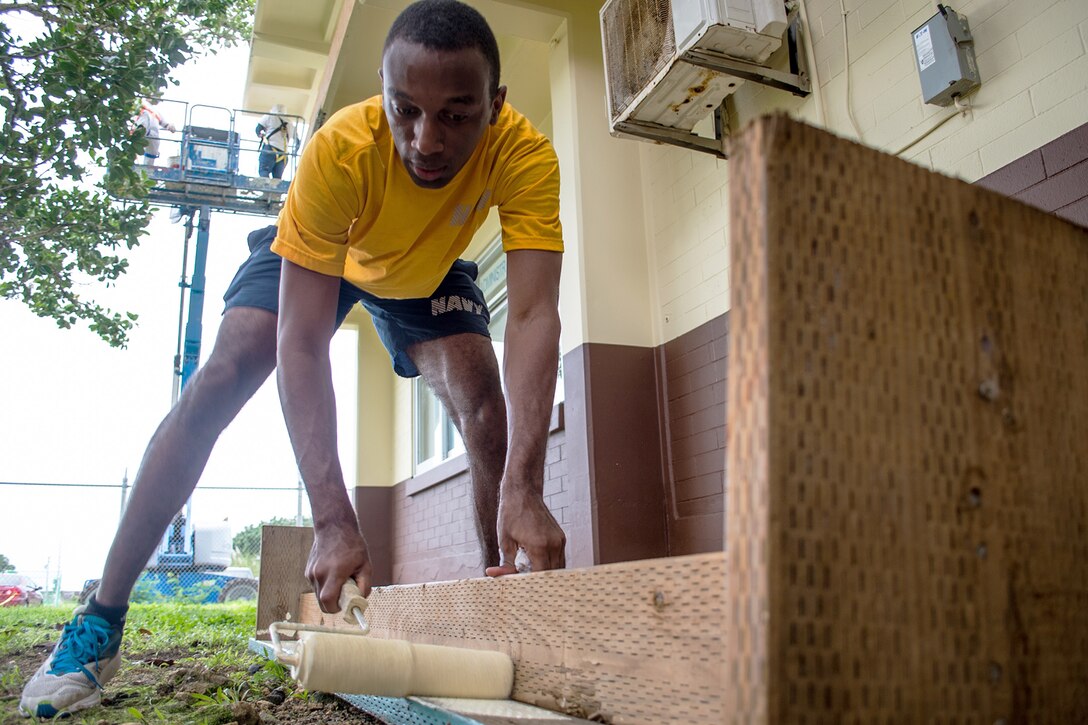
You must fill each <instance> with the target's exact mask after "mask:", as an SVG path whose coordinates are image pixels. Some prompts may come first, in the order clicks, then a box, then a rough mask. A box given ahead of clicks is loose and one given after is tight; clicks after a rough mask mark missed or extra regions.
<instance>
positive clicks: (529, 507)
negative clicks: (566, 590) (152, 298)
mask: <svg viewBox="0 0 1088 725" xmlns="http://www.w3.org/2000/svg"><path fill="white" fill-rule="evenodd" d="M379 77H380V79H381V83H382V95H380V96H375V97H374V98H371V99H369V100H366V101H363V102H361V103H356V104H353V105H350V106H347V107H345V108H343V109H341V110H340V111H338V112H337V113H335V114H334V115H333V116H332V117H330V118H329V120H328V121H327V122H326V123H325V124H324V125H323V126H322V127H321V129H320V130H319V131H318V132H317V133H316V134H315V135H314V138H313V140H312V141H311V142H310V143H309V144H308V145H307V147H306V150H305V151H304V152H303V154H302V157H301V159H300V163H299V168H298V173H297V174H296V175H295V178H294V180H293V182H292V184H291V187H290V191H288V193H287V198H286V200H285V202H284V206H283V211H281V212H280V216H279V219H278V223H277V225H276V226H271V227H267V228H265V229H261V230H257V231H255V232H253V233H252V234H250V237H249V242H250V248H251V254H250V256H249V258H248V259H247V260H246V261H245V262H244V263H243V265H242V267H241V269H239V271H238V273H237V275H236V276H235V278H234V281H233V282H232V283H231V285H230V287H229V289H228V290H227V293H226V295H225V300H226V312H225V313H224V315H223V321H222V324H221V325H220V328H219V334H218V336H217V337H216V341H215V347H214V349H213V351H212V354H211V356H210V358H209V359H208V361H207V363H205V365H204V366H203V367H202V368H201V369H200V370H199V371H198V372H197V374H196V375H194V376H193V378H192V380H191V381H190V382H189V384H188V385H186V386H185V390H184V392H183V393H182V395H181V398H180V399H179V400H178V403H177V405H176V406H175V407H174V408H173V410H171V411H170V413H169V414H168V415H167V416H166V418H165V419H164V420H163V422H162V424H161V425H160V426H159V429H158V430H157V431H156V432H155V435H154V437H153V438H152V440H151V443H150V444H149V445H148V448H147V451H146V452H145V454H144V460H143V462H142V463H141V465H140V470H139V472H138V473H137V476H136V481H135V484H134V486H133V492H132V496H131V498H130V499H129V503H128V507H127V509H126V510H125V513H124V516H123V518H122V520H121V525H120V527H119V528H118V531H117V534H116V536H115V538H114V541H113V546H112V547H111V548H110V553H109V557H108V558H107V560H106V567H105V571H104V573H103V575H102V580H101V583H100V585H99V589H98V591H97V593H96V594H95V595H94V596H93V597H91V598H90V599H89V600H88V602H87V604H86V605H85V606H83V607H80V608H79V609H77V610H76V612H75V615H74V616H73V618H72V620H71V622H69V623H68V624H67V625H66V626H65V628H64V631H63V632H62V634H61V636H60V641H59V642H58V643H57V645H56V647H55V648H54V650H53V652H52V653H51V654H50V655H49V657H48V658H47V659H46V661H45V662H44V663H43V664H42V666H41V667H40V668H39V669H38V671H37V672H36V673H35V674H34V676H33V677H32V678H31V680H30V682H28V683H27V685H26V687H25V688H24V689H23V695H22V699H21V700H20V703H19V708H20V710H21V711H22V712H23V713H24V714H26V715H37V716H39V717H54V716H56V715H60V714H65V713H71V712H75V711H78V710H82V709H84V708H87V707H91V706H93V705H95V704H97V703H98V702H99V699H100V692H101V687H102V685H104V684H105V683H106V681H107V680H108V679H109V678H110V677H112V676H113V675H114V673H116V671H117V668H118V667H119V666H120V661H121V656H120V645H121V637H122V632H123V630H124V624H125V614H126V612H127V609H128V606H127V605H128V598H129V595H130V594H131V591H132V587H133V585H134V583H135V581H136V579H137V578H138V577H139V575H140V572H141V570H142V569H143V566H144V564H145V563H146V562H147V560H148V558H149V557H150V556H151V554H152V552H153V551H154V550H155V546H156V544H157V543H158V542H159V541H160V540H161V538H162V535H163V532H164V531H165V530H166V527H167V526H168V525H169V523H170V521H171V519H172V518H173V516H174V514H175V513H176V512H177V511H178V510H179V509H180V508H181V507H182V505H183V504H184V503H185V501H186V500H187V499H188V497H189V496H190V494H191V493H192V491H193V488H194V487H195V486H196V483H197V479H198V478H199V477H200V473H201V471H202V470H203V468H204V465H205V463H206V462H207V460H208V456H209V454H210V453H211V449H212V446H213V445H214V444H215V441H216V439H217V438H218V436H219V434H220V433H221V432H222V431H223V429H224V428H225V427H226V425H227V424H228V423H229V422H230V421H231V420H232V419H233V418H234V416H235V415H236V414H237V413H238V411H239V410H240V409H241V408H242V406H243V405H244V404H245V402H246V401H247V400H248V399H249V398H250V396H251V395H252V394H253V393H254V392H255V391H256V390H257V388H258V387H260V385H261V383H262V382H263V381H264V380H265V378H267V377H268V375H269V373H270V372H271V371H272V369H273V368H274V367H276V365H277V364H278V366H279V370H278V374H277V375H278V383H279V389H280V398H281V400H282V403H283V411H284V418H285V420H286V422H287V428H288V432H289V434H290V437H291V443H292V445H293V447H294V449H295V458H296V460H297V461H298V466H299V471H300V472H301V474H302V479H303V481H304V483H305V484H306V489H307V493H308V494H309V497H310V507H311V509H312V511H313V519H314V545H313V549H312V550H311V552H310V558H309V561H308V563H307V565H306V576H307V577H308V578H309V580H310V582H311V583H312V585H313V589H314V592H315V593H316V595H317V599H318V602H319V603H320V605H321V608H322V609H323V610H324V611H326V612H332V611H336V610H337V608H338V603H337V600H338V595H339V593H340V590H341V587H342V586H343V584H344V583H345V582H346V581H347V580H348V579H349V578H350V579H354V580H355V582H356V584H357V585H358V586H359V589H360V590H361V591H362V592H363V595H364V596H366V595H368V594H369V592H370V588H371V576H372V575H371V563H370V555H369V552H368V550H367V544H366V541H365V539H364V538H363V533H362V532H361V531H360V530H359V521H358V517H357V514H356V512H355V511H353V510H352V507H351V503H350V501H349V499H348V495H347V489H346V486H345V484H344V480H343V473H342V471H341V468H340V462H339V458H338V454H337V451H336V435H335V421H336V411H335V403H334V400H333V393H332V380H331V373H330V368H329V342H330V340H331V338H332V335H333V333H334V332H335V330H336V327H337V326H338V325H339V324H340V322H342V321H343V319H344V317H345V316H346V315H347V313H348V311H349V310H350V309H351V307H353V306H354V304H355V303H356V302H361V303H362V304H363V306H364V307H365V308H366V309H367V310H368V311H369V313H370V317H371V319H372V320H373V322H374V325H375V327H376V329H377V332H378V336H379V337H380V339H381V340H382V343H383V344H384V345H385V347H386V349H387V350H388V351H389V355H390V357H391V359H392V364H393V369H394V370H395V372H396V373H397V374H398V375H400V376H402V377H408V378H410V377H415V376H417V375H422V376H423V379H424V380H425V381H426V382H427V383H428V384H429V385H430V386H431V387H432V389H434V391H435V393H436V394H437V396H438V397H439V398H440V399H441V400H442V402H443V404H444V405H445V406H446V409H447V411H448V412H449V414H450V417H451V418H452V419H453V421H454V422H455V424H456V425H457V427H458V429H459V430H460V432H461V436H462V438H463V439H464V441H465V448H466V452H467V457H468V463H469V471H470V475H471V478H472V486H473V498H474V504H475V512H476V524H477V533H478V535H479V539H480V550H481V559H482V561H481V570H483V571H484V573H486V574H488V575H490V576H501V575H504V574H511V573H514V572H516V571H517V570H518V569H517V564H516V563H515V558H516V556H517V554H518V552H519V550H521V551H524V553H525V554H527V557H528V560H529V566H530V567H531V568H532V569H534V570H543V569H553V568H557V567H562V566H564V564H565V553H564V548H565V544H566V536H565V534H564V533H563V530H562V529H561V528H560V527H559V524H558V523H557V522H556V520H555V518H554V517H553V516H552V514H551V512H550V511H549V510H548V507H547V505H546V504H545V502H544V497H543V485H544V454H545V450H546V444H547V437H548V421H549V418H550V415H551V407H552V397H553V394H554V391H555V381H556V370H557V366H558V358H559V311H558V299H559V274H560V267H561V262H562V250H563V237H562V230H561V228H560V225H559V162H558V159H557V158H556V155H555V151H554V150H553V148H552V146H551V143H550V142H549V141H548V139H547V138H545V137H544V136H543V135H542V134H541V133H540V132H539V131H537V130H536V129H535V128H534V127H533V126H532V124H530V123H529V121H528V120H527V119H526V118H525V117H524V116H522V115H521V114H520V113H518V112H517V111H515V110H514V109H513V108H511V107H510V106H509V105H507V104H506V103H505V101H506V88H505V87H504V86H500V85H499V51H498V46H497V44H496V42H495V36H494V35H493V34H492V32H491V29H490V28H489V27H488V25H487V21H486V20H484V18H483V16H481V15H480V13H479V12H477V11H476V10H474V9H472V8H471V7H469V6H468V5H465V4H464V3H461V2H458V0H420V1H419V2H415V3H413V4H411V5H409V6H408V7H407V8H406V9H405V10H404V11H403V12H402V13H401V14H400V15H399V16H398V17H397V19H396V20H395V21H394V23H393V25H392V27H391V28H390V30H389V33H388V35H387V36H386V41H385V45H384V48H383V50H382V60H381V69H380V71H379ZM493 206H497V207H498V210H499V220H500V222H501V225H502V239H503V246H504V249H505V251H506V255H507V256H506V262H507V324H506V340H505V343H506V347H505V355H504V366H505V373H506V375H505V380H506V390H507V392H508V396H507V397H508V399H507V397H504V395H503V390H502V387H501V384H500V381H499V369H498V363H497V361H496V357H495V352H494V348H493V347H492V345H491V340H490V336H489V332H488V323H489V322H490V312H489V311H488V309H487V303H486V301H485V300H484V297H483V293H482V292H481V290H480V288H479V287H478V286H477V285H476V282H475V280H476V275H477V268H476V265H475V264H474V263H472V262H468V261H465V260H462V259H459V257H460V255H461V254H462V253H464V251H465V249H466V248H467V246H468V244H469V242H470V241H471V240H472V237H473V235H474V234H475V232H476V231H477V230H478V229H479V228H480V226H481V225H482V224H483V222H484V220H485V219H486V217H487V214H488V211H489V209H490V207H493ZM508 410H509V427H508V422H507V411H508Z"/></svg>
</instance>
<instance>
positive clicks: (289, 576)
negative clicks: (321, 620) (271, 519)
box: [256, 524, 314, 638]
mask: <svg viewBox="0 0 1088 725" xmlns="http://www.w3.org/2000/svg"><path fill="white" fill-rule="evenodd" d="M313 543H314V530H313V529H312V528H310V527H305V526H270V525H267V524H266V525H264V526H262V527H261V575H260V578H259V580H258V585H257V633H256V636H257V637H258V638H263V637H267V636H268V625H270V624H271V623H272V622H279V621H281V620H284V619H286V618H287V615H288V613H290V615H291V617H292V618H294V619H296V620H297V619H298V617H299V615H300V611H299V607H300V598H301V596H302V594H303V593H304V592H310V591H313V588H312V587H311V586H310V582H309V581H308V580H307V579H306V575H305V571H306V560H307V559H308V558H309V556H310V548H311V547H312V546H313Z"/></svg>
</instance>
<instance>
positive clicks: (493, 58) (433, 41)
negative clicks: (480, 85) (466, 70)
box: [382, 0, 499, 97]
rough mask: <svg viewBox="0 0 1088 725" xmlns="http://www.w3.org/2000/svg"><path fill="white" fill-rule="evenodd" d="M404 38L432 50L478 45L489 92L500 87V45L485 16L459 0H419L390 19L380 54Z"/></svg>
mask: <svg viewBox="0 0 1088 725" xmlns="http://www.w3.org/2000/svg"><path fill="white" fill-rule="evenodd" d="M398 39H404V40H407V41H409V42H412V43H418V44H419V45H422V46H423V47H425V48H430V49H432V50H445V51H450V50H464V49H465V48H478V49H479V50H480V52H481V53H483V56H484V59H485V60H487V64H488V65H489V66H491V79H490V80H491V84H490V85H491V88H490V91H491V95H492V97H494V95H495V94H496V93H498V91H499V45H498V43H496V42H495V34H494V33H493V32H491V27H490V26H489V25H488V24H487V20H485V19H484V16H483V15H480V13H479V11H477V10H476V9H475V8H472V7H469V6H468V5H465V4H464V3H463V2H458V0H418V2H414V3H412V4H411V5H409V6H408V7H406V8H405V9H404V11H403V12H402V13H401V14H400V15H398V16H397V19H396V20H394V21H393V26H392V27H391V28H389V34H388V35H387V36H385V45H384V46H383V48H382V55H383V56H384V55H385V53H386V51H388V50H389V46H391V45H392V44H393V41H395V40H398Z"/></svg>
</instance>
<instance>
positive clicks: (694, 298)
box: [627, 0, 1088, 343]
mask: <svg viewBox="0 0 1088 725" xmlns="http://www.w3.org/2000/svg"><path fill="white" fill-rule="evenodd" d="M950 5H951V7H952V8H953V9H955V10H956V11H957V12H960V13H962V14H964V15H966V16H967V19H968V22H969V23H970V27H971V30H972V33H973V35H974V37H975V51H976V54H977V59H978V64H979V71H980V73H981V76H982V86H981V88H979V89H978V91H977V92H976V93H974V94H973V95H971V96H970V97H969V98H968V103H969V104H970V106H971V110H970V111H969V112H968V113H967V114H965V115H960V114H957V113H956V110H955V109H945V108H939V107H936V106H927V105H925V104H923V103H922V99H921V91H920V87H919V82H918V74H917V71H916V70H915V66H914V59H913V48H912V44H911V32H912V31H913V30H914V29H915V28H917V27H918V26H920V25H921V24H922V23H923V22H925V20H926V19H928V18H929V17H931V16H932V15H933V14H934V13H935V12H936V5H935V3H933V2H930V0H860V1H859V0H845V7H846V11H847V18H846V28H847V39H848V42H849V50H850V60H851V63H850V73H849V84H850V85H849V91H850V92H849V95H850V99H851V108H852V109H853V115H854V118H855V120H856V122H857V124H858V127H859V128H860V131H861V140H862V141H863V142H864V143H866V144H869V145H872V146H876V147H878V148H881V149H884V150H886V151H889V152H896V151H899V150H901V149H903V148H904V147H906V146H908V144H911V142H913V141H916V140H917V143H915V144H914V145H912V146H910V147H909V148H908V149H907V150H906V151H905V152H904V153H903V154H902V155H903V157H904V158H907V159H910V160H912V161H914V162H916V163H919V164H922V165H924V166H927V167H930V168H933V169H935V170H937V171H940V172H943V173H947V174H951V175H957V176H960V177H961V178H963V179H965V180H967V181H975V180H976V179H978V178H980V177H982V176H984V175H986V174H988V173H990V172H992V171H994V170H996V169H998V168H1000V167H1002V166H1004V165H1005V164H1007V163H1009V162H1010V161H1013V160H1014V159H1016V158H1019V157H1020V156H1022V155H1023V154H1025V153H1027V152H1029V151H1032V150H1034V149H1036V148H1038V147H1039V146H1041V145H1043V144H1045V143H1047V142H1049V141H1051V140H1053V139H1054V138H1056V137H1057V136H1059V135H1061V134H1063V133H1065V132H1066V131H1069V130H1070V129H1072V128H1074V127H1076V126H1079V125H1080V124H1083V123H1085V121H1088V55H1086V52H1085V48H1086V45H1088V1H1086V0H973V1H968V2H962V3H955V2H953V3H950ZM806 10H807V14H808V17H809V20H810V22H811V26H812V28H811V29H812V36H813V40H814V43H813V51H814V54H815V57H816V60H817V65H816V70H817V72H816V76H817V77H818V78H819V86H818V87H819V91H818V93H819V98H816V97H815V95H814V96H810V97H809V98H808V99H805V100H801V99H796V98H794V97H792V96H790V95H789V94H786V93H783V92H780V91H774V90H771V89H766V88H760V87H757V86H755V85H754V84H751V83H749V84H747V85H746V86H745V87H743V88H742V89H741V90H740V91H739V92H738V93H737V95H736V96H735V98H734V101H735V109H736V111H735V114H736V116H735V118H733V119H732V121H733V123H734V124H735V125H743V124H744V123H745V122H747V121H748V120H750V119H751V118H753V117H754V116H756V115H757V114H759V113H763V112H767V111H773V110H784V111H787V112H789V113H790V114H791V115H794V116H796V117H799V118H803V119H805V120H807V121H809V122H811V123H817V124H820V125H825V126H826V127H827V128H829V129H830V130H832V131H834V132H835V133H838V134H840V135H843V136H847V137H851V138H856V136H857V134H856V133H855V131H854V129H853V124H852V123H851V121H850V118H849V115H848V113H847V105H846V99H847V73H846V65H845V53H844V44H843V25H842V12H841V10H840V7H839V0H807V1H806ZM821 106H822V109H821ZM821 110H822V113H821ZM821 116H822V118H823V121H824V122H821ZM946 118H950V120H948V121H947V122H945V123H944V124H943V125H941V126H940V127H939V128H937V130H935V131H933V132H932V133H931V134H930V135H928V136H926V137H924V138H921V137H922V136H923V134H925V133H926V132H927V131H930V129H932V128H933V127H934V126H935V125H936V124H938V123H940V122H941V121H942V120H944V119H946ZM919 139H920V140H919ZM627 143H630V144H637V145H638V147H639V159H640V162H641V169H642V194H643V197H644V198H645V199H646V206H647V214H646V234H647V235H648V237H649V256H650V260H649V267H650V269H651V270H653V272H652V273H651V276H652V277H653V288H652V290H651V292H650V294H651V295H652V297H653V300H654V301H653V308H654V314H655V316H656V318H657V319H656V320H655V324H656V325H657V326H658V329H659V330H660V333H659V335H658V338H657V339H656V340H655V342H657V343H661V342H665V341H668V340H671V339H674V338H676V337H677V336H679V335H681V334H683V333H685V332H688V331H690V330H691V329H693V328H695V327H697V326H698V325H700V324H702V323H703V322H706V321H708V320H710V319H713V318H714V317H716V316H718V315H720V314H722V313H723V312H725V311H726V310H727V309H728V273H727V266H728V238H729V232H728V228H727V226H728V224H727V220H726V206H727V198H726V195H727V193H728V162H723V161H716V160H714V159H713V158H712V157H710V156H708V155H706V154H700V153H697V152H691V151H684V150H680V149H675V148H672V147H662V146H654V145H651V144H646V143H640V142H634V141H630V142H627Z"/></svg>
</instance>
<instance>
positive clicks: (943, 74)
mask: <svg viewBox="0 0 1088 725" xmlns="http://www.w3.org/2000/svg"><path fill="white" fill-rule="evenodd" d="M937 9H938V10H940V12H938V13H937V14H936V15H934V16H933V17H932V18H930V19H929V20H927V21H926V22H925V24H923V25H922V26H921V27H920V28H918V29H917V30H915V31H914V33H913V34H912V37H913V40H914V62H915V63H916V64H917V66H918V77H919V78H920V79H921V81H922V98H923V99H924V100H925V102H926V103H932V104H935V105H937V106H951V105H952V104H953V103H954V102H955V98H956V96H964V95H966V94H967V93H968V92H969V91H972V90H974V89H975V88H977V87H978V86H979V84H980V83H981V80H980V79H979V77H978V64H977V63H976V62H975V39H974V38H972V37H971V30H970V28H968V27H967V18H965V17H964V16H962V15H960V14H959V13H957V12H956V11H955V10H953V9H952V8H949V7H946V6H944V5H938V6H937Z"/></svg>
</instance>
